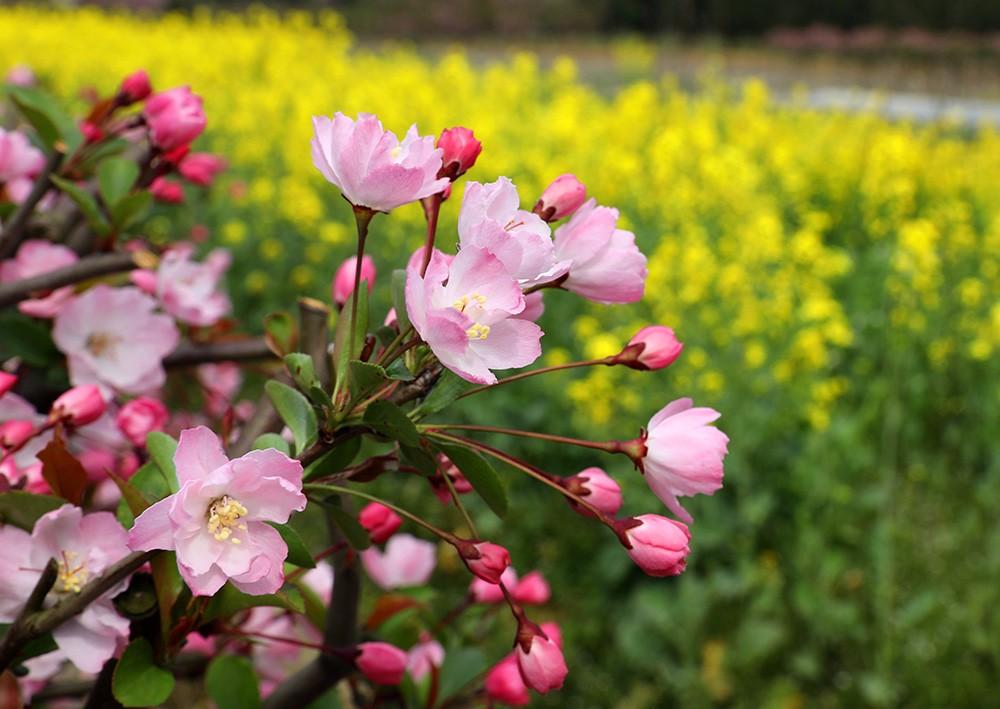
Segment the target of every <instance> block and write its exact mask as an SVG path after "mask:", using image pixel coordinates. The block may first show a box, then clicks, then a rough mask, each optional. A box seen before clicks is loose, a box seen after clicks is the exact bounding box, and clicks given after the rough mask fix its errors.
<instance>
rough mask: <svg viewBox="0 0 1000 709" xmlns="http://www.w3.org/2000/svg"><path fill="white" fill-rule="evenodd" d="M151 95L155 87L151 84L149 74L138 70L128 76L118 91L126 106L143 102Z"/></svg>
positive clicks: (143, 70)
mask: <svg viewBox="0 0 1000 709" xmlns="http://www.w3.org/2000/svg"><path fill="white" fill-rule="evenodd" d="M151 93H153V86H152V84H150V83H149V74H147V73H146V70H145V69H138V70H136V71H134V72H132V73H131V74H129V75H128V76H126V77H125V78H124V79H122V84H121V87H120V88H119V89H118V95H119V96H120V97H121V100H122V103H124V104H125V105H128V104H131V103H137V102H139V101H142V100H144V99H145V98H147V97H148V96H149V95H150V94H151Z"/></svg>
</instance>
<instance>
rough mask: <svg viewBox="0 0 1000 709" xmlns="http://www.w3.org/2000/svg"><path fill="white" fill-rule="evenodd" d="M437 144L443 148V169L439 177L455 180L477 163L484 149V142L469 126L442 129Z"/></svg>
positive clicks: (439, 172)
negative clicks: (480, 140) (479, 139)
mask: <svg viewBox="0 0 1000 709" xmlns="http://www.w3.org/2000/svg"><path fill="white" fill-rule="evenodd" d="M437 146H438V147H439V148H441V150H442V155H441V169H440V170H439V171H438V177H447V178H448V179H450V180H454V179H456V178H458V177H459V176H461V175H464V174H465V173H466V172H467V171H468V170H469V168H471V167H472V166H473V165H475V164H476V158H478V157H479V153H481V152H482V151H483V144H482V143H480V142H479V141H478V140H476V136H475V135H473V133H472V131H471V130H469V129H468V128H463V127H461V126H457V127H455V128H446V129H445V130H443V131H441V137H440V138H438V141H437Z"/></svg>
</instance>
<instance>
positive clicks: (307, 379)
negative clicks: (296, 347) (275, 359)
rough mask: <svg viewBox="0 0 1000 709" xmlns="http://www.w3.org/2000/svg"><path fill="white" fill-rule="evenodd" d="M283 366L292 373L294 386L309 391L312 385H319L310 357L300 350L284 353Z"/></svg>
mask: <svg viewBox="0 0 1000 709" xmlns="http://www.w3.org/2000/svg"><path fill="white" fill-rule="evenodd" d="M285 367H286V368H287V369H288V373H289V374H291V375H292V381H294V382H295V386H297V387H298V388H299V389H301V390H302V391H304V392H307V391H309V389H310V388H312V387H314V386H319V379H318V378H317V377H316V369H315V367H313V361H312V357H310V356H309V355H307V354H304V353H302V352H292V353H290V354H286V355H285Z"/></svg>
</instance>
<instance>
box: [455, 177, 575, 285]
mask: <svg viewBox="0 0 1000 709" xmlns="http://www.w3.org/2000/svg"><path fill="white" fill-rule="evenodd" d="M458 237H459V245H460V246H461V248H463V249H465V248H468V247H470V246H476V247H479V248H482V249H486V250H487V251H489V252H490V253H491V254H493V255H494V256H496V257H497V258H498V259H500V261H501V262H502V263H503V265H504V267H505V268H506V269H507V271H508V273H510V275H512V276H513V277H514V278H515V279H516V280H517V281H518V283H520V284H521V286H522V287H523V288H527V287H530V286H533V285H537V284H539V283H547V282H549V281H553V280H555V279H557V278H559V277H560V276H562V275H563V274H565V273H566V271H567V270H568V269H569V266H570V262H569V261H568V260H567V261H565V262H560V263H557V262H556V258H555V247H554V246H553V244H552V236H551V231H550V229H549V225H548V224H546V223H545V222H543V221H542V220H541V219H540V218H539V217H538V216H537V215H535V214H532V213H531V212H526V211H524V210H523V209H521V208H520V198H519V197H518V195H517V188H516V187H515V186H514V183H512V182H511V181H510V180H508V179H507V178H506V177H501V178H500V179H498V180H497V181H496V182H491V183H489V184H486V185H482V184H479V183H478V182H470V183H469V184H468V185H467V186H466V188H465V195H464V197H463V198H462V209H461V211H460V212H459V215H458Z"/></svg>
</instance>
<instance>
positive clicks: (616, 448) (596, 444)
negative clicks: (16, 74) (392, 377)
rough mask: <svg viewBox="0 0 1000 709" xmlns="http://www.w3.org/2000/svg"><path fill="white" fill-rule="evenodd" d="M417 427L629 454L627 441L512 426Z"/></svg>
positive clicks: (427, 425) (435, 424)
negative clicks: (493, 435) (575, 435)
mask: <svg viewBox="0 0 1000 709" xmlns="http://www.w3.org/2000/svg"><path fill="white" fill-rule="evenodd" d="M417 428H418V429H420V430H422V431H424V432H425V433H427V434H429V435H434V434H435V433H436V432H437V431H438V430H454V431H479V432H482V433H502V434H504V435H507V436H520V437H521V438H534V439H537V440H539V441H549V442H551V443H565V444H567V445H571V446H579V447H581V448H592V449H593V450H599V451H604V452H605V453H621V454H622V455H629V452H628V442H627V441H585V440H583V439H580V438H568V437H567V436H556V435H554V434H551V433H538V432H537V431H519V430H517V429H514V428H500V427H499V426H477V425H474V424H464V423H430V424H418V425H417Z"/></svg>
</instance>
